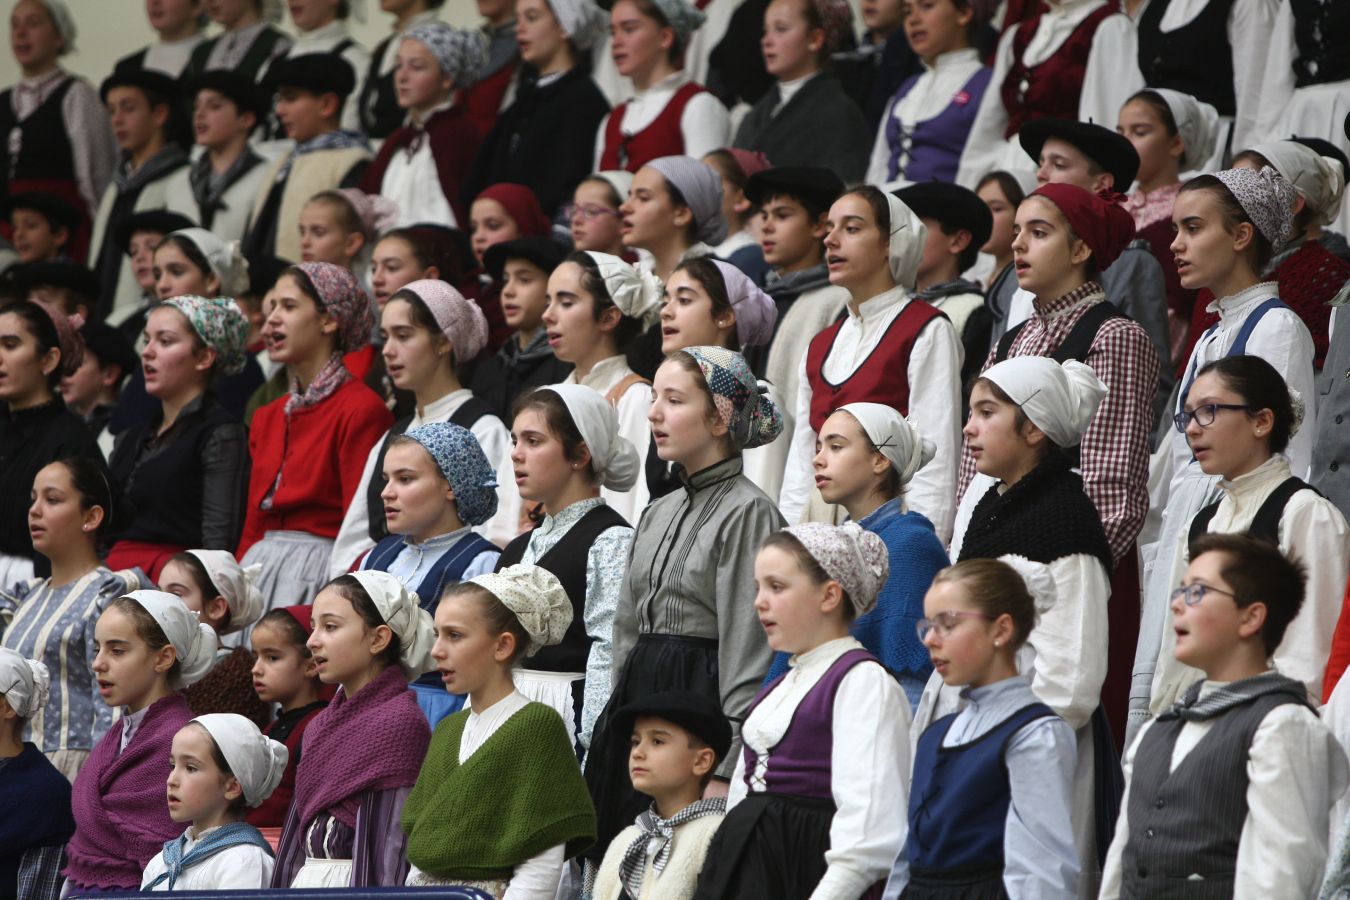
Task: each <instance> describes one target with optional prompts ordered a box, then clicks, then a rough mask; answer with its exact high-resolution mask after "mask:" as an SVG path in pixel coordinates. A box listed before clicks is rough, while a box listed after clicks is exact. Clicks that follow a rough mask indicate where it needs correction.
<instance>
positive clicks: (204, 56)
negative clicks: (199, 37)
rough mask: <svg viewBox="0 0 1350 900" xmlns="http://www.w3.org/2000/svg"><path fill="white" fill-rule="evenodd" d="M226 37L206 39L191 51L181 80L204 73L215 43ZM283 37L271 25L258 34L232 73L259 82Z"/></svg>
mask: <svg viewBox="0 0 1350 900" xmlns="http://www.w3.org/2000/svg"><path fill="white" fill-rule="evenodd" d="M226 37H227V35H223V34H222V35H220V36H218V37H213V38H208V39H207V40H204V41H202V42H201V43H200V44H198V45H197V46H196V47H194V48H193V49H192V55H191V56H190V57H188V64H187V68H185V69H184V70H183V75H182V80H183V81H188V80H190V79H192V78H195V77H197V76H198V75H201V74H202V73H203V72H205V71H206V62H207V60H208V59H209V58H210V56H211V50H212V49H213V48H214V47H215V46H216V42H217V41H223V40H225V39H226ZM284 37H285V35H284V34H282V33H281V32H280V31H278V30H277V29H276V28H273V27H272V26H271V25H268V26H267V27H265V28H263V29H262V31H259V32H258V36H257V37H256V38H254V39H253V43H252V44H249V47H248V49H247V50H246V51H244V57H243V59H241V60H239V65H237V66H235V67H234V71H236V72H239V73H241V74H243V75H248V76H249V77H251V78H253V79H255V80H257V81H261V80H262V73H263V70H264V69H266V68H267V65H268V63H270V62H271V61H272V51H273V50H275V49H276V46H277V43H278V42H279V41H281V40H282V38H284Z"/></svg>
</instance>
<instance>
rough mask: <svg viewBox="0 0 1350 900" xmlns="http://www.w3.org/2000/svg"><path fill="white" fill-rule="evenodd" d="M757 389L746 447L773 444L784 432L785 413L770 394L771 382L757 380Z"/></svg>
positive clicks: (747, 448)
mask: <svg viewBox="0 0 1350 900" xmlns="http://www.w3.org/2000/svg"><path fill="white" fill-rule="evenodd" d="M755 389H756V391H757V392H758V394H757V396H756V397H755V401H756V403H755V410H754V412H753V413H751V422H750V435H749V437H748V438H747V439H746V442H745V449H746V450H749V449H751V448H752V447H762V446H764V445H765V444H771V443H773V442H774V441H775V440H777V439H778V436H779V435H780V434H782V433H783V414H782V412H781V411H779V409H778V404H776V403H774V402H773V398H771V397H770V396H769V383H768V382H767V381H757V382H756V383H755Z"/></svg>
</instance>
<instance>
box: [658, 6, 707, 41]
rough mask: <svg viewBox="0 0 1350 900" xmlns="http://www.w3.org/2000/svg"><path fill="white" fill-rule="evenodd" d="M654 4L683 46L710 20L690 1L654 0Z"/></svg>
mask: <svg viewBox="0 0 1350 900" xmlns="http://www.w3.org/2000/svg"><path fill="white" fill-rule="evenodd" d="M652 2H653V4H654V5H655V6H656V8H657V9H658V10H660V11H661V15H662V16H664V17H665V20H666V24H667V25H669V26H670V27H671V28H672V29H674V30H675V37H676V38H677V39H678V40H679V42H680V45H681V46H683V45H684V43H685V42H686V41H688V40H689V35H691V34H693V33H694V32H695V31H698V29H699V28H700V27H701V26H702V25H703V23H704V21H706V20H707V18H708V17H707V16H705V15H704V14H703V13H702V12H700V11H699V10H698V8H697V7H695V6H694V5H693V4H692V3H690V2H689V0H652Z"/></svg>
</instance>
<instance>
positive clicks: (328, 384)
mask: <svg viewBox="0 0 1350 900" xmlns="http://www.w3.org/2000/svg"><path fill="white" fill-rule="evenodd" d="M351 377H352V373H351V372H348V371H347V367H346V366H345V365H343V363H342V356H341V355H340V354H334V355H333V357H332V358H331V359H329V360H328V362H326V363H324V366H323V368H322V369H320V370H319V374H318V375H315V376H314V380H313V381H311V382H310V383H309V386H308V387H301V386H300V379H299V378H295V379H292V381H291V393H290V396H289V397H287V398H286V415H287V416H289V415H290V414H291V413H293V412H296V411H297V410H301V409H309V408H310V407H311V406H318V405H319V404H320V403H322V402H323V401H325V400H327V399H328V398H329V397H331V396H333V394H334V393H335V392H336V391H337V389H338V388H340V387H342V386H343V385H344V384H346V383H347V382H348V381H350V380H351Z"/></svg>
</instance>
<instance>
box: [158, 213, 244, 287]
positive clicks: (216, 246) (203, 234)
mask: <svg viewBox="0 0 1350 900" xmlns="http://www.w3.org/2000/svg"><path fill="white" fill-rule="evenodd" d="M174 236H178V237H182V238H186V239H187V240H189V241H191V242H192V243H193V245H194V246H196V248H197V249H198V250H200V251H201V252H202V256H204V257H206V261H207V263H209V264H210V266H211V272H212V273H213V274H214V275H215V276H216V277H217V278H219V279H220V295H221V296H222V297H230V298H234V297H238V296H239V295H240V294H242V293H245V292H247V291H248V260H246V259H244V255H243V254H242V253H241V252H240V250H239V242H238V241H230V242H229V243H226V242H225V241H222V240H221V239H220V238H218V237H216V235H215V234H214V233H213V232H210V231H207V230H206V229H205V228H180V229H178V230H177V231H175V232H174V233H173V234H171V235H169V237H174Z"/></svg>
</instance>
